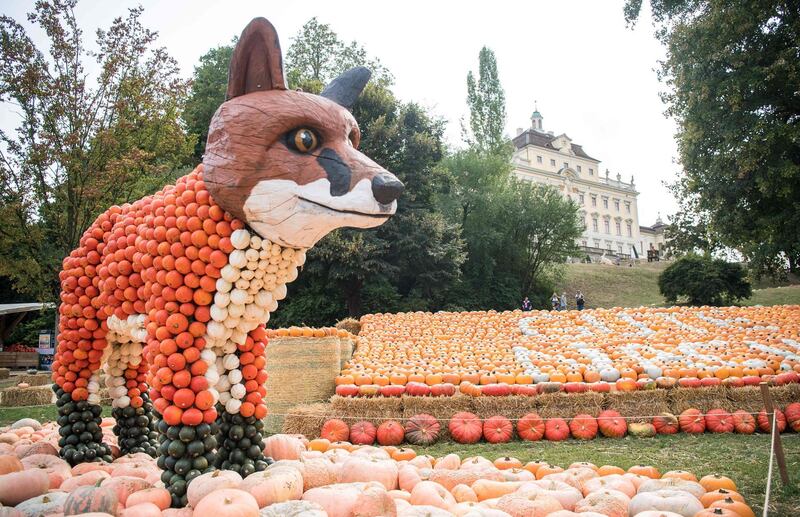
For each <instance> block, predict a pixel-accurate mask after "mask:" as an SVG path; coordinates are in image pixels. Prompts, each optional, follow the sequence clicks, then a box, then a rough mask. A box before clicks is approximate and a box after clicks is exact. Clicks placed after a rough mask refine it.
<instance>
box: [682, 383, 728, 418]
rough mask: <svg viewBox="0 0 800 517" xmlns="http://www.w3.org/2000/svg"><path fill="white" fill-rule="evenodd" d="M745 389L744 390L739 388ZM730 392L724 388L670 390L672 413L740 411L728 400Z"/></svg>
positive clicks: (707, 387) (708, 387)
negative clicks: (694, 410)
mask: <svg viewBox="0 0 800 517" xmlns="http://www.w3.org/2000/svg"><path fill="white" fill-rule="evenodd" d="M737 389H744V388H737ZM729 391H730V390H729V389H728V388H725V387H724V386H706V387H702V388H675V389H672V390H669V398H668V400H669V405H670V407H671V408H672V411H671V412H672V413H675V414H676V415H677V414H680V413H683V412H684V411H686V410H687V409H691V408H695V409H699V410H700V411H702V412H704V413H705V412H706V411H708V410H710V409H717V408H720V409H724V410H725V411H734V410H736V409H740V408H738V407H736V405H735V404H734V403H733V402H731V400H730V399H729V398H728V392H729Z"/></svg>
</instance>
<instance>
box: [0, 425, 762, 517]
mask: <svg viewBox="0 0 800 517" xmlns="http://www.w3.org/2000/svg"><path fill="white" fill-rule="evenodd" d="M54 433H55V427H54V426H53V425H51V424H46V425H44V426H40V425H39V424H38V422H35V421H32V420H29V419H26V420H25V421H21V422H19V423H18V424H15V425H14V426H12V428H11V429H9V430H7V431H6V432H4V433H3V434H2V436H3V437H4V438H2V439H0V503H1V504H2V507H0V516H3V517H23V516H40V515H41V516H69V515H92V516H94V517H105V516H109V515H110V516H118V517H159V516H163V517H191V516H196V517H207V516H208V517H211V516H213V517H278V516H292V515H303V516H306V517H326V516H329V517H350V516H353V515H359V516H364V517H368V516H398V517H417V516H428V517H450V516H468V517H481V516H484V517H523V516H524V517H527V516H531V515H534V516H550V517H568V516H583V517H598V516H606V517H628V516H636V517H654V516H659V517H707V516H719V515H721V516H723V517H724V516H727V517H751V516H753V515H754V514H753V511H752V510H751V509H750V507H749V506H748V505H747V503H746V502H745V500H744V498H743V497H742V496H741V495H740V494H739V493H738V492H737V487H736V484H735V482H734V481H733V480H731V479H729V478H727V477H725V476H720V475H716V474H711V475H706V476H704V477H701V478H699V479H698V477H696V476H695V475H694V474H692V473H690V472H686V471H670V472H665V473H663V474H662V473H660V472H659V470H658V469H657V468H655V467H652V466H646V465H637V466H633V467H631V468H629V469H628V470H627V471H625V470H623V469H621V468H619V467H614V466H609V465H604V466H600V467H598V466H596V465H593V464H591V463H574V464H572V465H569V466H568V467H567V468H563V467H560V466H556V465H551V464H548V463H546V462H543V461H537V462H529V463H527V464H523V463H522V462H521V461H520V460H518V459H516V458H511V457H503V458H497V459H496V460H494V461H492V460H490V459H487V458H484V457H481V456H474V457H469V458H463V459H462V458H461V457H459V456H458V455H456V454H448V455H447V456H444V457H441V458H434V457H431V456H423V455H419V456H418V455H417V454H416V453H415V452H414V450H413V449H408V448H406V449H398V448H396V447H392V446H387V447H373V446H368V445H355V444H352V443H344V442H340V443H337V444H332V443H330V442H328V441H327V440H322V439H317V440H312V441H308V440H306V439H305V438H303V437H302V436H299V435H273V436H271V437H269V438H268V439H267V440H266V444H265V447H266V449H265V452H266V453H267V454H268V455H270V456H272V457H273V458H274V459H275V460H277V461H276V462H275V463H274V464H272V465H270V466H269V467H268V468H267V469H266V470H264V471H262V472H256V473H253V474H250V475H248V476H246V477H244V478H243V477H242V476H241V475H240V474H238V473H236V472H233V471H226V470H217V471H213V472H208V473H206V474H203V475H201V476H199V477H197V478H195V479H193V480H192V481H191V482H190V483H189V486H188V489H187V496H188V497H187V499H188V505H187V506H185V507H183V508H170V507H169V506H170V501H171V499H170V494H169V492H168V491H167V490H166V489H165V488H164V487H163V484H162V483H161V481H160V480H159V478H160V470H159V469H158V468H157V467H156V465H155V461H154V460H153V459H152V458H151V457H149V456H148V455H146V454H141V453H138V454H129V455H125V456H120V457H118V458H116V459H114V460H113V461H112V462H95V463H84V464H81V465H77V466H75V467H70V466H69V465H68V464H67V463H66V462H65V461H64V460H62V459H60V458H59V457H58V455H57V451H56V448H55V446H54V445H53V444H54V443H55V441H56V440H57V438H56V437H55V436H53V435H54ZM11 435H13V437H15V438H16V439H14V438H11Z"/></svg>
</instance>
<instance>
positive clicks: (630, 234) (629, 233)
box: [627, 223, 633, 237]
mask: <svg viewBox="0 0 800 517" xmlns="http://www.w3.org/2000/svg"><path fill="white" fill-rule="evenodd" d="M627 227H628V237H633V227H632V226H631V223H627Z"/></svg>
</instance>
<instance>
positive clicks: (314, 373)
mask: <svg viewBox="0 0 800 517" xmlns="http://www.w3.org/2000/svg"><path fill="white" fill-rule="evenodd" d="M348 349H349V345H347V344H346V343H345V344H344V345H343V344H342V342H341V340H340V339H339V338H338V337H337V336H326V337H310V338H309V337H275V338H272V339H270V340H269V344H268V345H267V374H268V375H269V376H268V378H267V382H266V388H267V397H266V404H267V407H268V408H269V413H270V414H271V416H270V419H269V421H270V424H271V425H272V426H273V427H274V428H281V427H282V426H283V422H282V419H283V414H285V413H286V412H287V411H288V410H289V409H291V408H293V407H295V406H297V405H299V404H310V403H313V402H323V401H326V400H328V398H329V397H330V396H331V395H333V393H334V390H335V388H336V386H335V379H336V376H337V375H338V374H339V372H340V371H341V365H342V363H343V362H344V361H346V359H344V357H347V356H349V353H350V352H349V351H348Z"/></svg>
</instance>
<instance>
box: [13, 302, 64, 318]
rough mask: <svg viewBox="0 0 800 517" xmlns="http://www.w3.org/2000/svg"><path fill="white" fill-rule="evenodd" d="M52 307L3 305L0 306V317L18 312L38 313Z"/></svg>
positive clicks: (30, 304) (46, 305) (35, 304)
mask: <svg viewBox="0 0 800 517" xmlns="http://www.w3.org/2000/svg"><path fill="white" fill-rule="evenodd" d="M54 305H55V304H52V303H3V304H0V316H3V315H5V314H16V313H18V312H29V311H40V310H42V309H47V308H50V307H53V306H54Z"/></svg>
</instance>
